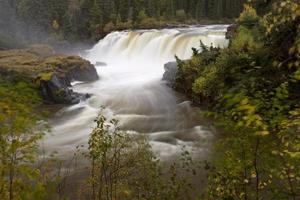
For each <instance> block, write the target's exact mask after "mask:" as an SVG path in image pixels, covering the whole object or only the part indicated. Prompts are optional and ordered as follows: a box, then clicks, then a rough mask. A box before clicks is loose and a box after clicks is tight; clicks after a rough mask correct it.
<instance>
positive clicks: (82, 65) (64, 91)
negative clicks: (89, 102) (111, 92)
mask: <svg viewBox="0 0 300 200" xmlns="http://www.w3.org/2000/svg"><path fill="white" fill-rule="evenodd" d="M0 76H5V77H7V76H18V77H22V78H26V79H27V80H29V81H32V82H34V83H36V84H37V86H38V88H39V90H40V94H41V96H42V97H43V99H44V101H45V103H48V104H75V103H78V102H79V101H80V100H81V99H86V98H88V97H90V94H80V93H76V92H74V91H73V90H72V86H71V82H72V81H83V82H88V81H95V80H97V79H98V74H97V71H96V69H95V67H94V65H92V64H91V63H90V62H89V61H87V60H84V59H82V58H81V57H79V56H66V55H58V54H56V53H55V52H54V51H53V49H52V48H51V47H48V46H44V45H35V46H31V47H29V48H27V49H20V50H8V51H0Z"/></svg>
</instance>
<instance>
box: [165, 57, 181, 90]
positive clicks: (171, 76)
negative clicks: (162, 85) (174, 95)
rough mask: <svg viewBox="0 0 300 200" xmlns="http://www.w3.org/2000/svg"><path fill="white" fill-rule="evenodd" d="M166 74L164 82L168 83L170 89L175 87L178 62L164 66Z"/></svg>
mask: <svg viewBox="0 0 300 200" xmlns="http://www.w3.org/2000/svg"><path fill="white" fill-rule="evenodd" d="M164 68H165V73H164V75H163V80H164V81H166V83H167V85H168V86H169V87H173V86H174V84H175V78H176V73H177V70H178V66H177V62H175V61H174V62H168V63H166V64H165V65H164Z"/></svg>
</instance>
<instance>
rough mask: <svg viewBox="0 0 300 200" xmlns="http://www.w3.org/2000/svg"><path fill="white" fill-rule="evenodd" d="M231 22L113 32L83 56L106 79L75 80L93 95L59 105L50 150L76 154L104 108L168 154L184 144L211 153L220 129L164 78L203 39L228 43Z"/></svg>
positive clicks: (48, 141) (80, 88)
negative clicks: (167, 67)
mask: <svg viewBox="0 0 300 200" xmlns="http://www.w3.org/2000/svg"><path fill="white" fill-rule="evenodd" d="M226 28H227V25H209V26H201V27H191V28H178V29H162V30H136V31H122V32H113V33H110V34H109V35H107V36H106V37H105V38H104V39H102V40H100V41H99V42H98V43H97V44H96V45H95V46H94V47H93V48H92V49H90V50H88V51H86V52H82V56H83V57H84V58H86V59H88V60H90V61H91V62H92V63H96V62H105V63H107V66H98V67H97V71H98V74H99V76H100V79H99V80H98V81H96V82H93V83H80V82H74V83H73V88H74V90H75V91H76V92H82V93H91V94H92V97H91V98H90V99H88V100H86V101H82V102H80V103H79V104H77V105H72V106H67V107H64V108H62V109H61V110H59V111H58V112H57V113H56V114H55V115H54V117H53V118H52V119H51V120H50V125H51V127H52V132H51V134H48V135H46V137H45V139H44V148H45V150H46V151H47V152H50V151H57V152H59V154H61V155H63V156H68V155H72V154H73V152H74V151H75V147H76V146H77V145H86V144H87V140H88V136H89V134H90V132H91V130H92V127H93V126H94V122H93V121H94V119H95V117H96V116H97V114H98V113H99V110H100V107H101V106H105V110H104V114H105V115H106V116H107V117H108V118H111V117H115V118H117V119H119V120H120V124H121V126H122V129H123V130H127V131H129V132H130V134H144V135H146V137H148V138H149V141H150V144H151V145H152V148H153V151H154V152H155V153H156V154H157V155H158V156H159V157H161V158H162V159H164V158H169V157H172V156H176V155H177V154H178V153H179V152H180V151H181V148H182V147H183V146H185V147H186V148H190V149H193V148H194V147H196V148H194V149H197V151H196V152H197V154H199V155H205V154H206V153H207V152H208V151H209V146H210V144H211V141H212V139H213V138H214V134H215V133H214V131H212V129H211V128H210V127H209V126H207V124H206V123H205V122H204V121H205V120H203V119H202V118H201V116H200V114H199V112H200V110H199V108H196V107H193V105H191V102H189V101H188V100H187V99H186V98H184V97H183V96H182V95H180V94H177V93H176V92H174V91H173V90H172V89H170V88H169V87H167V86H166V83H165V82H164V81H162V75H163V73H164V64H165V63H167V62H169V61H174V60H175V57H174V55H177V56H178V57H179V58H180V59H188V58H190V57H191V55H192V50H191V48H192V47H196V48H198V47H199V46H200V40H201V41H202V42H203V43H204V44H206V45H211V44H213V46H220V47H225V46H227V45H228V40H226V39H225V32H226Z"/></svg>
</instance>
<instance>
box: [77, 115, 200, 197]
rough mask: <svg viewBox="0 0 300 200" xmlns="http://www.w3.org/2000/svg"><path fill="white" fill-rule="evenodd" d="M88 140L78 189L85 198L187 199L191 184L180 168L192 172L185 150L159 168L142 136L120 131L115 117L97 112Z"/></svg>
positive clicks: (193, 172)
mask: <svg viewBox="0 0 300 200" xmlns="http://www.w3.org/2000/svg"><path fill="white" fill-rule="evenodd" d="M88 143H89V152H88V155H87V157H88V159H89V160H90V162H91V165H90V177H89V180H88V185H87V186H83V189H82V190H83V191H85V193H84V195H88V194H89V195H88V196H89V197H88V198H89V199H106V200H112V199H149V200H151V199H153V200H156V199H163V200H179V199H183V198H184V199H190V197H191V196H190V195H189V193H190V192H191V191H192V186H191V184H190V182H189V179H188V178H187V177H183V176H182V171H184V172H186V174H193V175H195V170H194V167H195V165H194V164H193V161H192V159H191V157H190V155H189V152H187V151H183V153H182V160H181V162H175V163H173V164H172V165H171V166H170V167H169V168H167V169H166V166H164V168H165V170H162V166H161V165H162V163H161V162H159V160H158V159H157V158H156V157H155V156H154V154H153V152H152V150H151V147H150V145H149V144H148V142H147V141H146V139H145V138H139V137H134V136H132V135H130V134H129V133H127V132H124V131H121V130H120V129H119V125H118V121H117V120H116V119H111V120H107V119H106V118H105V117H104V116H103V115H101V114H100V115H99V116H98V118H97V120H96V127H95V128H94V130H93V132H92V133H91V135H90V138H89V142H88Z"/></svg>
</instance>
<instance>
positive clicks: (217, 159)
mask: <svg viewBox="0 0 300 200" xmlns="http://www.w3.org/2000/svg"><path fill="white" fill-rule="evenodd" d="M299 11H300V9H299V3H297V1H290V0H286V1H274V4H273V7H272V9H271V10H270V12H269V13H267V14H266V15H264V16H262V17H259V16H258V15H257V14H256V12H255V10H254V9H253V8H252V7H251V6H246V7H245V11H244V12H243V13H242V14H241V15H240V17H239V19H238V20H237V22H238V25H239V27H238V29H237V32H236V36H235V38H234V39H233V40H232V41H231V43H230V46H229V47H228V48H226V49H222V50H219V51H218V53H217V54H214V50H212V49H211V50H210V49H209V48H208V47H204V48H203V47H202V49H203V52H200V51H197V50H194V55H193V57H192V59H191V60H189V61H184V62H183V61H180V60H179V61H178V65H179V70H178V74H177V79H176V86H177V87H176V88H178V89H180V91H183V92H186V94H187V95H189V96H191V97H193V100H194V101H195V102H197V103H199V104H202V105H203V104H204V105H207V106H209V107H210V108H211V110H212V111H213V112H210V113H208V114H209V115H210V116H214V117H215V119H216V120H217V121H219V122H221V123H222V127H223V128H224V129H225V130H226V132H227V134H226V136H225V137H222V139H221V140H220V141H219V142H218V144H217V146H216V151H215V154H214V156H213V157H214V159H213V161H212V163H211V164H210V166H209V173H210V175H209V185H208V188H207V192H206V199H298V198H299V197H300V188H299V185H300V182H299V181H300V171H299V167H297V166H299V165H300V157H299V155H300V154H299V152H300V148H299V147H300V138H299V130H300V129H299V127H300V126H299V125H300V124H299V107H300V104H299V102H300V96H299V89H300V82H299V77H298V75H299V58H300V57H299V51H298V46H299V39H300V38H299V36H300V34H299V20H300V15H299ZM209 58H212V59H209Z"/></svg>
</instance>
